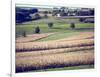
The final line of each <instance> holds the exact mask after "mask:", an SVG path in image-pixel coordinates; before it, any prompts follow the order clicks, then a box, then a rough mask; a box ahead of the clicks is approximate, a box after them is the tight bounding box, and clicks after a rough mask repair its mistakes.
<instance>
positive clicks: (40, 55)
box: [16, 30, 94, 72]
mask: <svg viewBox="0 0 100 77" xmlns="http://www.w3.org/2000/svg"><path fill="white" fill-rule="evenodd" d="M56 34H58V36H59V32H53V33H43V34H33V35H32V34H31V35H28V36H27V37H18V38H17V39H16V72H28V71H39V70H41V71H46V70H50V69H51V70H53V69H52V68H54V70H55V69H57V68H61V69H62V68H63V69H67V68H70V67H72V68H73V69H74V67H75V68H76V69H78V68H79V67H80V68H93V67H94V32H93V31H92V30H91V31H85V32H84V31H82V32H72V33H71V35H69V34H70V32H69V33H65V34H64V35H65V36H64V37H63V38H56V39H50V38H51V37H53V36H54V35H55V36H56ZM72 34H73V35H72ZM45 39H46V41H45ZM81 66H82V67H81ZM85 66H86V67H85ZM63 69H62V70H63ZM58 70H59V69H58Z"/></svg>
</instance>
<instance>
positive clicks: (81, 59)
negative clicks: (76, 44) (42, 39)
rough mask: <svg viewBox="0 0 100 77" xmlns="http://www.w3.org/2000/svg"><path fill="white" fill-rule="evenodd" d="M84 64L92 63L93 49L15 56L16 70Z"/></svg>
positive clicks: (23, 70)
mask: <svg viewBox="0 0 100 77" xmlns="http://www.w3.org/2000/svg"><path fill="white" fill-rule="evenodd" d="M84 64H94V51H93V50H85V51H83V52H70V53H60V54H50V55H41V56H28V57H20V58H16V72H25V71H32V70H40V69H48V68H59V67H67V66H77V65H84Z"/></svg>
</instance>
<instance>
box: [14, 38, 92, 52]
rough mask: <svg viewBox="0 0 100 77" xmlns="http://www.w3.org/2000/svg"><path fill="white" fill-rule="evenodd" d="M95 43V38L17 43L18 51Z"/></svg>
mask: <svg viewBox="0 0 100 77" xmlns="http://www.w3.org/2000/svg"><path fill="white" fill-rule="evenodd" d="M92 45H94V39H82V40H73V41H63V42H29V43H16V51H17V52H22V51H37V50H47V49H59V48H71V47H81V46H92Z"/></svg>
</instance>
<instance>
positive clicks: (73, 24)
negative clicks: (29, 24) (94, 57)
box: [22, 22, 75, 37]
mask: <svg viewBox="0 0 100 77" xmlns="http://www.w3.org/2000/svg"><path fill="white" fill-rule="evenodd" d="M48 27H49V28H50V29H51V28H53V23H52V22H50V23H48ZM70 28H71V29H75V23H71V24H70ZM40 31H41V30H40V27H39V26H37V27H35V30H34V33H38V34H39V33H40ZM22 36H23V37H27V33H26V31H23V33H22Z"/></svg>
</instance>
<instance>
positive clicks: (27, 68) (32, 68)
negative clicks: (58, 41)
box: [16, 61, 94, 73]
mask: <svg viewBox="0 0 100 77" xmlns="http://www.w3.org/2000/svg"><path fill="white" fill-rule="evenodd" d="M80 65H87V64H85V63H76V64H56V63H55V64H51V65H46V66H42V67H35V66H21V67H17V66H16V73H20V72H29V71H34V72H35V71H38V70H45V71H46V70H47V69H50V68H51V69H53V68H64V67H73V66H80ZM88 65H94V61H93V62H90V63H88Z"/></svg>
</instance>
